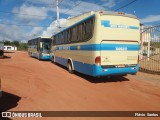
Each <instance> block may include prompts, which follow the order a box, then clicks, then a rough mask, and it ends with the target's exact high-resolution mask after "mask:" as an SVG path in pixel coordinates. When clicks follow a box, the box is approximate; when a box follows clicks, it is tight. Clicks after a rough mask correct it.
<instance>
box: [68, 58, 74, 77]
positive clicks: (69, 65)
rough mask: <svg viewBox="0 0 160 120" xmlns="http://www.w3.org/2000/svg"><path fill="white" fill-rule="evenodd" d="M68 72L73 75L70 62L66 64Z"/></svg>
mask: <svg viewBox="0 0 160 120" xmlns="http://www.w3.org/2000/svg"><path fill="white" fill-rule="evenodd" d="M68 72H69V73H71V74H72V73H73V67H72V64H71V62H70V61H69V62H68Z"/></svg>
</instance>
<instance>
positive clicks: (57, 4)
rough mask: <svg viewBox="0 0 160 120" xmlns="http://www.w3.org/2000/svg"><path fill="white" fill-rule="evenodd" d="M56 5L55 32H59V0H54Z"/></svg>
mask: <svg viewBox="0 0 160 120" xmlns="http://www.w3.org/2000/svg"><path fill="white" fill-rule="evenodd" d="M56 7H57V32H59V28H60V24H59V0H56Z"/></svg>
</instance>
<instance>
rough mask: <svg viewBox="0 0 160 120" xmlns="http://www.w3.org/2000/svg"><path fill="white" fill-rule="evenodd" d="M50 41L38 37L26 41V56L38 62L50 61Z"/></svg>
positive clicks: (49, 39)
mask: <svg viewBox="0 0 160 120" xmlns="http://www.w3.org/2000/svg"><path fill="white" fill-rule="evenodd" d="M51 43H52V39H51V38H47V37H38V38H35V39H32V40H29V41H28V54H29V55H30V56H32V57H35V58H38V59H39V60H50V59H51V57H50V52H51Z"/></svg>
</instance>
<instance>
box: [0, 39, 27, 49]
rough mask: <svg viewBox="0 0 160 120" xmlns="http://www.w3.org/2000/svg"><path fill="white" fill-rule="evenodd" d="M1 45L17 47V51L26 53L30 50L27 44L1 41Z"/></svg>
mask: <svg viewBox="0 0 160 120" xmlns="http://www.w3.org/2000/svg"><path fill="white" fill-rule="evenodd" d="M0 43H3V44H4V45H9V46H14V47H17V50H24V51H26V50H27V48H28V45H27V43H21V42H19V41H8V40H4V41H0Z"/></svg>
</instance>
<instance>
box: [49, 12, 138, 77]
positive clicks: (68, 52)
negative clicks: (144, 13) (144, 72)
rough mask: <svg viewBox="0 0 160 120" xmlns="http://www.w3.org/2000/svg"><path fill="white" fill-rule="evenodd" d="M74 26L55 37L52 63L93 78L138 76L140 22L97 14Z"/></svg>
mask: <svg viewBox="0 0 160 120" xmlns="http://www.w3.org/2000/svg"><path fill="white" fill-rule="evenodd" d="M83 16H85V15H83ZM77 20H79V21H77ZM71 22H73V24H72V25H70V26H69V27H67V28H66V29H64V30H62V31H60V32H59V33H57V34H55V35H53V36H52V38H53V39H54V42H55V43H54V44H53V46H52V52H51V55H52V61H53V62H55V63H59V64H61V65H63V66H66V67H67V68H68V70H69V72H70V73H73V71H77V72H80V73H83V74H86V75H90V76H94V77H100V76H112V75H126V74H135V73H137V71H138V69H139V67H138V54H139V48H140V44H139V42H140V22H139V20H138V18H137V17H136V16H135V15H131V14H126V13H122V12H111V11H97V12H92V13H91V15H89V16H87V17H86V16H85V17H84V18H83V17H82V18H81V17H78V18H75V21H74V18H72V20H71Z"/></svg>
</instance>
